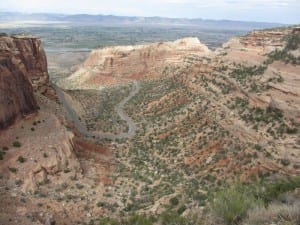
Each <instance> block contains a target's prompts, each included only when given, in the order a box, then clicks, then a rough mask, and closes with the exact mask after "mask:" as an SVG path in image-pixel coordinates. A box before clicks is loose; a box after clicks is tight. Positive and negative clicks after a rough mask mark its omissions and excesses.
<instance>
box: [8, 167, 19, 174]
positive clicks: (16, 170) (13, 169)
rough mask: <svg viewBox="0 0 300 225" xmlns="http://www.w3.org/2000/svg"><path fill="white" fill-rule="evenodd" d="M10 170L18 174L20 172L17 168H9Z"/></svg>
mask: <svg viewBox="0 0 300 225" xmlns="http://www.w3.org/2000/svg"><path fill="white" fill-rule="evenodd" d="M8 169H9V171H10V172H12V173H17V172H18V169H17V168H15V167H9V168H8Z"/></svg>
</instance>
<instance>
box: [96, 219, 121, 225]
mask: <svg viewBox="0 0 300 225" xmlns="http://www.w3.org/2000/svg"><path fill="white" fill-rule="evenodd" d="M99 225H120V223H119V222H118V221H117V220H115V219H111V218H108V217H107V218H101V219H100V220H99Z"/></svg>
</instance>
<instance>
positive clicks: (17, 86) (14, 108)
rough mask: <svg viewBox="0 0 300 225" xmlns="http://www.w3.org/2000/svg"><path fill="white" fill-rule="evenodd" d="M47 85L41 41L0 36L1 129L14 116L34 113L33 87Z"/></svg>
mask: <svg viewBox="0 0 300 225" xmlns="http://www.w3.org/2000/svg"><path fill="white" fill-rule="evenodd" d="M48 84H49V76H48V72H47V60H46V56H45V52H44V50H43V48H42V46H41V41H40V40H39V39H37V38H34V37H25V36H8V35H5V34H1V35H0V129H3V128H6V127H7V126H9V125H11V124H12V123H13V122H14V121H15V119H16V118H18V117H24V116H26V115H27V114H30V113H33V112H36V111H37V110H38V105H37V103H36V101H35V99H34V95H33V90H34V89H37V88H39V87H42V86H43V85H48Z"/></svg>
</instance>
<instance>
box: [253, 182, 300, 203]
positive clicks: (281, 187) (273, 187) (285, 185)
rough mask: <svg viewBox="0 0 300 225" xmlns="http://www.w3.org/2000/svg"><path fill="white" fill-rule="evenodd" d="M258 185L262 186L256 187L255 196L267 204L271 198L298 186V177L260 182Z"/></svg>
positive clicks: (299, 184) (299, 185)
mask: <svg viewBox="0 0 300 225" xmlns="http://www.w3.org/2000/svg"><path fill="white" fill-rule="evenodd" d="M259 186H261V187H263V188H256V192H257V196H258V197H259V198H260V199H262V200H263V201H264V202H265V204H269V203H270V202H271V201H272V200H274V199H276V198H278V197H279V196H280V195H282V194H284V193H286V192H289V191H293V190H295V189H296V188H299V187H300V177H291V178H286V179H278V180H275V181H273V182H269V183H266V182H265V183H262V184H260V185H259ZM257 190H260V191H257Z"/></svg>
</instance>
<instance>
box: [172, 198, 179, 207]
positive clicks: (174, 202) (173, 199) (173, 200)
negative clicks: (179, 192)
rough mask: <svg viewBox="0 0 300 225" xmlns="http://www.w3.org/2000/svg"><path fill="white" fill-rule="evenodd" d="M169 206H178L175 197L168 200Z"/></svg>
mask: <svg viewBox="0 0 300 225" xmlns="http://www.w3.org/2000/svg"><path fill="white" fill-rule="evenodd" d="M170 204H171V205H173V206H176V205H178V204H179V200H178V198H177V197H174V198H171V199H170Z"/></svg>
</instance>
